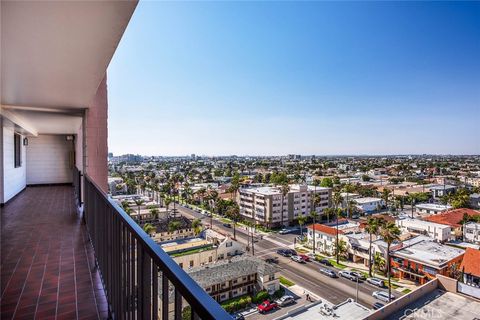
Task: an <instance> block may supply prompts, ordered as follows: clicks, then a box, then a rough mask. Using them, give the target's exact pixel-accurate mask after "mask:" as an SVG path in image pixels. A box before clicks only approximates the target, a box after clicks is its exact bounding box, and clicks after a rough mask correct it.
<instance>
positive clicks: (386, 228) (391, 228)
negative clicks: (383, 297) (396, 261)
mask: <svg viewBox="0 0 480 320" xmlns="http://www.w3.org/2000/svg"><path fill="white" fill-rule="evenodd" d="M400 234H401V231H400V229H399V228H398V226H397V225H396V224H395V222H393V221H389V222H387V223H385V224H383V225H382V226H381V227H380V235H381V236H382V238H383V241H385V242H386V243H387V277H388V301H389V302H390V300H391V299H390V297H391V295H392V285H391V281H390V278H391V276H392V275H391V274H390V271H391V270H390V265H391V263H390V246H391V245H392V243H393V242H394V241H396V240H398V239H399V237H400Z"/></svg>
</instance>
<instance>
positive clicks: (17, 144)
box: [13, 133, 22, 168]
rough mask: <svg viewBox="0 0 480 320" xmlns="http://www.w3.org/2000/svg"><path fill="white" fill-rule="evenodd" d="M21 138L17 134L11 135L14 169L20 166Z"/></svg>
mask: <svg viewBox="0 0 480 320" xmlns="http://www.w3.org/2000/svg"><path fill="white" fill-rule="evenodd" d="M21 138H22V136H21V135H19V134H18V133H15V134H14V135H13V148H14V166H15V168H18V167H21V166H22V146H21Z"/></svg>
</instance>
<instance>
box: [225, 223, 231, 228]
mask: <svg viewBox="0 0 480 320" xmlns="http://www.w3.org/2000/svg"><path fill="white" fill-rule="evenodd" d="M223 226H224V227H225V228H231V227H232V225H231V224H230V223H224V224H223Z"/></svg>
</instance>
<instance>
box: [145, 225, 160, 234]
mask: <svg viewBox="0 0 480 320" xmlns="http://www.w3.org/2000/svg"><path fill="white" fill-rule="evenodd" d="M156 230H157V228H155V227H154V226H153V225H152V224H150V223H145V225H144V226H143V231H145V232H146V233H147V234H148V235H152V233H154V232H155V231H156Z"/></svg>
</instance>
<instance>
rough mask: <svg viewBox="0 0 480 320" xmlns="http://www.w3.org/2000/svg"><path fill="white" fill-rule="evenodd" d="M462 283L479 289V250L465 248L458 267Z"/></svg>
mask: <svg viewBox="0 0 480 320" xmlns="http://www.w3.org/2000/svg"><path fill="white" fill-rule="evenodd" d="M460 271H461V272H462V280H463V281H462V282H463V283H465V284H467V285H469V286H472V287H475V288H480V250H477V249H472V248H467V249H466V250H465V255H464V256H463V260H462V264H461V265H460Z"/></svg>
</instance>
